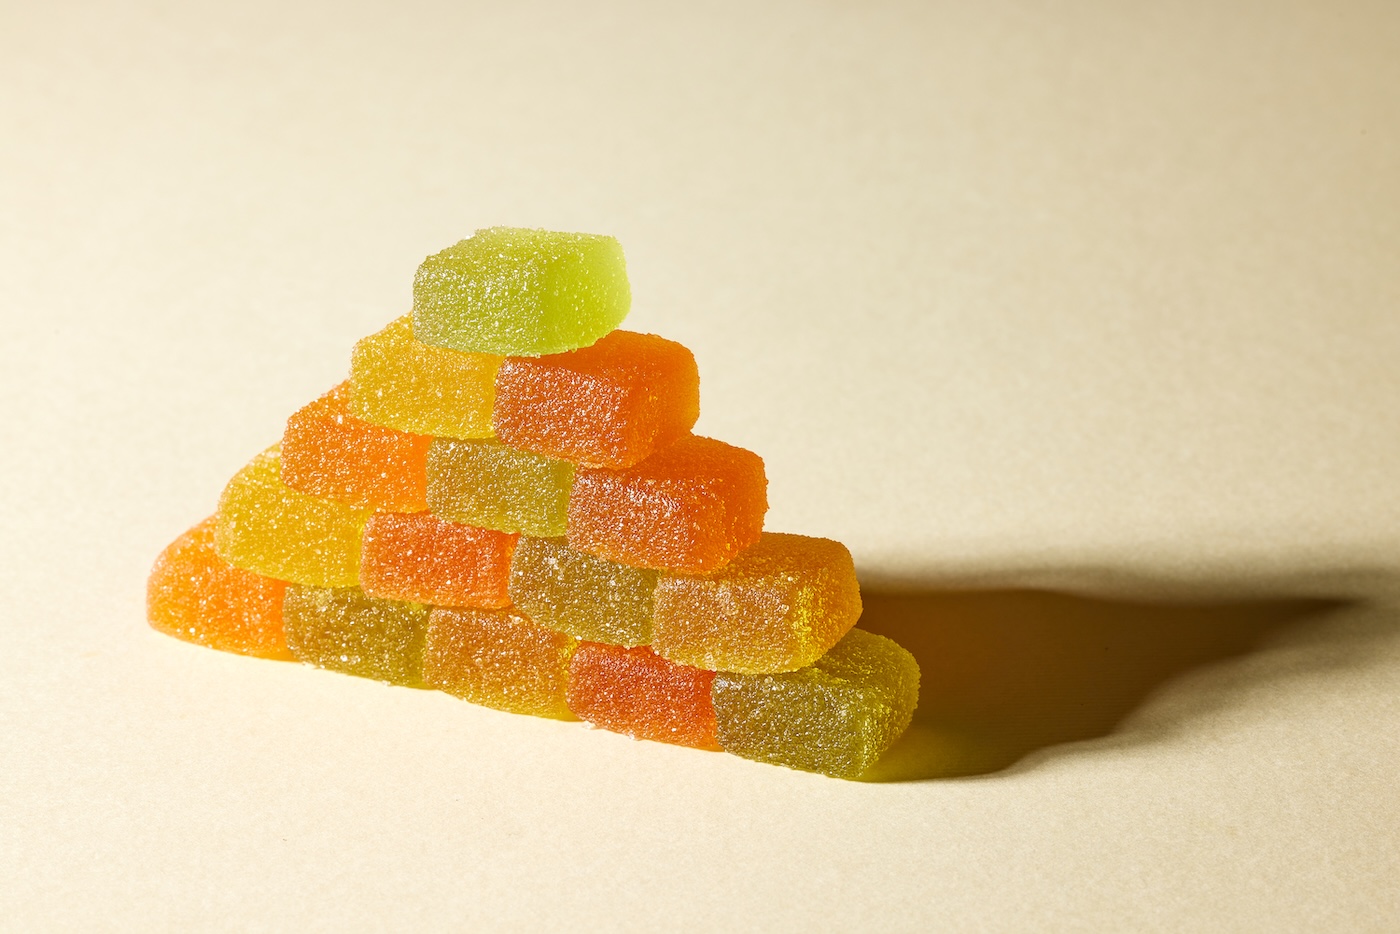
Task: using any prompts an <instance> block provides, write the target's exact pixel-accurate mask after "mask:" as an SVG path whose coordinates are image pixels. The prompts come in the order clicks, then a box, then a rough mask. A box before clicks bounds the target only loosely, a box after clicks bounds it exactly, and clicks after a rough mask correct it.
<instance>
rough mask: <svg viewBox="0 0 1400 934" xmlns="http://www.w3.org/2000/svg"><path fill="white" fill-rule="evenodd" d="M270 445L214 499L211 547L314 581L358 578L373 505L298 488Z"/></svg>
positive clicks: (240, 564)
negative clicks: (285, 479)
mask: <svg viewBox="0 0 1400 934" xmlns="http://www.w3.org/2000/svg"><path fill="white" fill-rule="evenodd" d="M281 468H282V462H281V458H280V456H279V454H278V449H277V448H276V447H273V448H269V449H268V450H267V451H264V452H263V453H262V454H259V455H258V456H257V457H255V458H253V459H252V460H251V461H249V462H248V465H247V466H246V467H244V468H243V469H242V470H240V471H239V472H238V473H236V474H235V475H234V477H233V479H232V480H230V481H229V483H228V486H226V487H225V488H224V493H223V496H221V497H220V498H219V511H218V514H217V524H216V525H215V527H214V547H215V549H216V550H217V551H218V553H219V557H221V558H223V559H224V560H225V561H227V562H228V563H229V564H231V565H233V566H234V567H237V568H243V569H244V570H245V571H253V572H255V573H257V574H261V575H263V576H264V577H272V578H276V579H277V580H283V581H290V582H292V583H294V584H307V585H310V586H312V587H351V586H354V585H355V584H357V583H359V579H360V536H361V534H362V533H363V531H364V527H365V523H366V522H367V521H369V517H370V515H371V514H372V513H373V512H374V510H373V509H370V508H364V507H358V506H347V505H346V504H344V503H338V502H335V501H333V500H328V499H322V498H320V497H318V496H308V495H307V494H305V493H298V492H297V491H296V490H293V489H292V488H291V487H288V486H287V485H285V484H284V483H283V482H282V476H281V473H282V470H281Z"/></svg>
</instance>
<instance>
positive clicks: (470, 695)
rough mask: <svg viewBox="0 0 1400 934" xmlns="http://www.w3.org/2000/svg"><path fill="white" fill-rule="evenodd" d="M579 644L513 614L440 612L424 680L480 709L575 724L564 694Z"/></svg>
mask: <svg viewBox="0 0 1400 934" xmlns="http://www.w3.org/2000/svg"><path fill="white" fill-rule="evenodd" d="M577 644H578V643H577V642H576V641H575V640H574V639H573V638H572V637H570V636H566V635H563V634H561V633H557V632H554V631H552V630H549V629H545V628H544V627H543V626H537V625H535V624H534V623H533V622H531V621H530V620H529V619H528V618H526V617H524V616H522V615H521V614H520V613H518V612H515V611H513V610H508V609H507V610H474V609H435V610H433V612H432V615H431V618H430V621H429V624H428V647H427V652H426V654H425V655H424V658H423V676H424V678H425V679H426V680H427V681H428V683H429V684H431V685H432V686H433V687H435V688H437V689H438V690H441V691H446V692H447V693H449V694H453V695H455V696H457V697H460V698H463V699H464V700H469V701H471V702H472V703H474V704H482V705H483V706H486V707H495V708H496V709H497V710H505V711H509V712H510V713H524V714H532V715H534V716H537V717H552V718H555V719H572V715H571V714H570V713H569V708H568V706H567V705H566V704H565V701H564V692H565V688H566V686H567V684H568V680H569V657H570V656H571V655H573V653H574V649H575V647H576V646H577Z"/></svg>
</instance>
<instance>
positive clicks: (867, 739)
mask: <svg viewBox="0 0 1400 934" xmlns="http://www.w3.org/2000/svg"><path fill="white" fill-rule="evenodd" d="M710 693H711V696H712V698H713V699H714V704H715V721H716V726H717V732H718V736H719V744H720V746H721V747H723V749H724V751H725V752H730V753H733V754H734V755H736V756H742V757H743V758H745V759H753V760H755V761H758V762H768V763H771V764H773V765H785V766H787V767H788V768H792V769H803V770H804V771H808V772H821V773H823V774H825V775H831V776H833V777H835V778H858V777H859V776H860V775H861V774H862V773H864V772H865V771H866V769H868V768H870V766H872V765H874V764H875V761H876V760H877V759H879V758H880V756H881V755H882V754H883V753H884V751H885V750H886V749H888V748H889V747H890V746H892V745H893V744H894V741H895V740H897V739H898V738H899V737H900V736H901V735H902V734H903V733H904V731H905V729H907V728H908V726H909V721H910V719H911V718H912V717H913V715H914V707H915V706H916V705H917V704H918V702H919V663H918V662H916V661H915V660H914V656H913V655H911V654H909V652H908V651H906V650H905V649H903V648H900V647H899V646H898V645H897V644H895V642H894V641H893V640H891V639H886V638H885V637H884V636H877V635H874V634H873V633H868V632H865V631H864V630H861V629H852V630H851V631H850V632H848V633H846V635H845V637H844V638H843V639H842V640H841V641H840V642H838V643H836V645H835V646H833V647H832V649H831V651H829V652H827V653H826V654H825V655H823V656H822V657H821V658H819V659H817V660H816V661H815V662H814V663H812V664H811V665H809V666H808V667H806V668H801V669H799V670H797V671H788V672H783V673H781V674H765V675H742V674H731V673H727V672H720V673H719V674H716V675H715V680H714V682H713V683H712V684H711V686H710Z"/></svg>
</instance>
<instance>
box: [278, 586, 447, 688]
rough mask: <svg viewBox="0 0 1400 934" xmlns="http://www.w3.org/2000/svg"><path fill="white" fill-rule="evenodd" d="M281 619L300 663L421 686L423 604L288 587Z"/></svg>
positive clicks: (355, 591) (351, 590)
mask: <svg viewBox="0 0 1400 934" xmlns="http://www.w3.org/2000/svg"><path fill="white" fill-rule="evenodd" d="M282 615H283V619H284V620H285V622H286V627H287V644H288V645H289V646H290V647H291V650H292V654H293V655H295V656H296V657H297V659H298V660H299V661H302V662H306V663H307V664H309V665H315V666H316V667H317V668H327V669H330V670H331V671H342V672H345V673H346V674H351V675H358V676H359V677H361V678H373V679H375V680H376V681H387V682H389V683H390V684H400V685H404V686H406V687H419V686H421V685H422V683H423V640H424V633H425V631H426V629H427V625H428V607H426V606H423V605H422V604H418V603H401V602H399V601H397V600H379V599H376V598H374V597H370V596H366V595H365V594H364V593H363V592H362V591H361V590H360V589H359V588H358V587H337V588H324V587H288V588H287V594H286V597H285V598H284V599H283V601H282Z"/></svg>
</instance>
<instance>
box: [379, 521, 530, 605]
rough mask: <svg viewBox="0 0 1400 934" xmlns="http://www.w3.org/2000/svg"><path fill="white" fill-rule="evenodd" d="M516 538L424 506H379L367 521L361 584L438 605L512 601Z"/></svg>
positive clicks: (387, 594)
mask: <svg viewBox="0 0 1400 934" xmlns="http://www.w3.org/2000/svg"><path fill="white" fill-rule="evenodd" d="M517 538H519V536H518V535H511V534H508V533H505V532H497V531H494V530H492V529H479V528H476V527H474V526H470V525H459V524H457V523H455V522H448V521H446V520H445V519H439V518H438V517H437V516H434V515H432V514H431V513H426V512H415V513H399V512H377V513H375V514H374V515H373V516H372V517H370V520H369V523H368V524H367V525H366V526H365V535H364V544H363V547H362V549H361V554H360V586H361V587H362V588H363V589H364V591H365V593H367V594H369V595H371V596H374V597H383V598H386V599H390V600H408V601H412V602H415V603H431V604H433V605H434V606H479V607H504V606H509V605H510V597H509V595H508V594H507V584H508V582H509V581H510V556H511V552H512V551H514V549H515V540H516V539H517Z"/></svg>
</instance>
